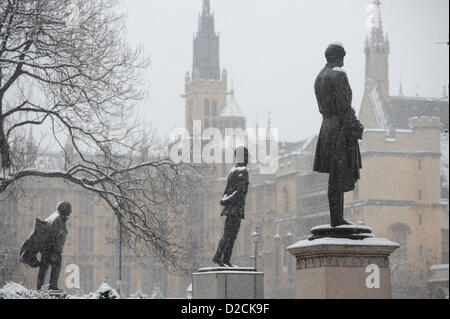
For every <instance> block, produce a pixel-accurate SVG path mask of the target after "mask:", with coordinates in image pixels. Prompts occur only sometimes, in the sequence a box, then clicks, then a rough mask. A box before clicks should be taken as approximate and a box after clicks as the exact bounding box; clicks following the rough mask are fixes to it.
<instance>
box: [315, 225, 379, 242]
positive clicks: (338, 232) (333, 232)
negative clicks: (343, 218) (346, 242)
mask: <svg viewBox="0 0 450 319" xmlns="http://www.w3.org/2000/svg"><path fill="white" fill-rule="evenodd" d="M311 233H312V236H311V237H310V238H309V240H316V239H320V238H326V237H331V238H348V239H354V240H361V239H365V238H373V237H374V235H373V234H372V228H370V227H367V226H361V225H342V226H338V227H332V226H331V225H321V226H317V227H314V228H313V229H311Z"/></svg>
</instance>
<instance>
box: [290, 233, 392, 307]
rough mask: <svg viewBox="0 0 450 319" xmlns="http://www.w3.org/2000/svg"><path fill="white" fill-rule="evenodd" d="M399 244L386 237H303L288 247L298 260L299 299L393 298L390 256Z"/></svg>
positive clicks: (297, 295)
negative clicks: (314, 238)
mask: <svg viewBox="0 0 450 319" xmlns="http://www.w3.org/2000/svg"><path fill="white" fill-rule="evenodd" d="M398 247H399V246H398V244H396V243H393V242H391V241H389V240H387V239H382V238H367V239H362V240H351V239H338V238H321V239H316V240H312V241H310V240H303V241H300V242H298V243H296V244H294V245H292V246H290V247H288V248H287V249H288V251H289V252H290V253H291V254H292V255H294V256H295V258H296V261H297V271H296V279H295V280H296V282H295V296H296V298H298V299H390V298H392V292H391V271H390V268H389V256H390V255H391V254H392V253H393V252H394V251H395V249H397V248H398Z"/></svg>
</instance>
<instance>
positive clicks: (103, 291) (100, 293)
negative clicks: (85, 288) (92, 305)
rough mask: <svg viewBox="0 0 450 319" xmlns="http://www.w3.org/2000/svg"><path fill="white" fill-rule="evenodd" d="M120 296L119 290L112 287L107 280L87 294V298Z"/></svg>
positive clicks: (114, 297)
mask: <svg viewBox="0 0 450 319" xmlns="http://www.w3.org/2000/svg"><path fill="white" fill-rule="evenodd" d="M119 298H120V296H119V294H118V293H117V291H116V290H115V289H113V288H111V287H110V286H109V285H108V284H107V283H106V282H104V283H103V284H101V286H100V287H99V288H98V289H97V291H96V292H92V293H90V294H89V295H88V296H87V299H119Z"/></svg>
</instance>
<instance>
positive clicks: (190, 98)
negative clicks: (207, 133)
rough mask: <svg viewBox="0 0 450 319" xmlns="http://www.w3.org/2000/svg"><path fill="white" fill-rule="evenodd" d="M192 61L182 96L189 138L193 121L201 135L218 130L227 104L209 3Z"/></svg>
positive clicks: (224, 80) (204, 13) (195, 38)
mask: <svg viewBox="0 0 450 319" xmlns="http://www.w3.org/2000/svg"><path fill="white" fill-rule="evenodd" d="M193 59H194V61H193V68H192V73H191V74H190V73H189V72H187V73H186V77H185V94H184V98H185V99H186V101H185V102H186V106H185V121H186V129H188V131H189V132H190V135H191V136H192V135H193V133H194V132H193V124H194V121H200V122H201V125H202V132H203V131H204V130H205V129H206V128H209V127H218V125H219V118H220V115H221V114H222V112H223V109H224V108H225V105H226V102H227V72H226V70H223V71H222V73H221V71H220V62H219V61H220V58H219V35H218V34H217V33H216V31H215V26H214V14H213V13H211V7H210V1H209V0H203V10H202V13H201V15H200V16H199V24H198V31H197V34H196V35H195V37H194V56H193Z"/></svg>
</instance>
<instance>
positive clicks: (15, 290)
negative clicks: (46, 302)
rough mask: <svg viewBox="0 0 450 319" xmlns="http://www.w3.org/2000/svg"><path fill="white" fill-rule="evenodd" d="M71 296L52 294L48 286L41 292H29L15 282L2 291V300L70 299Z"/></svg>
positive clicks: (0, 290) (0, 294) (0, 292)
mask: <svg viewBox="0 0 450 319" xmlns="http://www.w3.org/2000/svg"><path fill="white" fill-rule="evenodd" d="M68 298H70V295H68V294H66V293H63V294H52V292H51V291H50V290H48V286H45V287H44V288H43V289H41V290H39V291H33V290H28V289H27V288H25V287H24V286H22V285H19V284H16V283H14V282H9V283H7V284H6V285H5V286H4V287H3V288H2V289H0V299H68Z"/></svg>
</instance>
